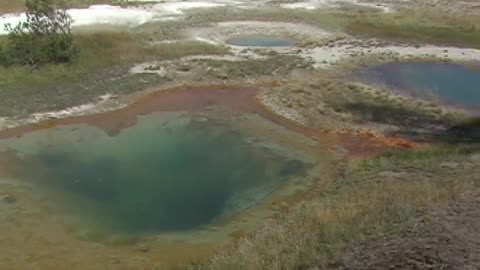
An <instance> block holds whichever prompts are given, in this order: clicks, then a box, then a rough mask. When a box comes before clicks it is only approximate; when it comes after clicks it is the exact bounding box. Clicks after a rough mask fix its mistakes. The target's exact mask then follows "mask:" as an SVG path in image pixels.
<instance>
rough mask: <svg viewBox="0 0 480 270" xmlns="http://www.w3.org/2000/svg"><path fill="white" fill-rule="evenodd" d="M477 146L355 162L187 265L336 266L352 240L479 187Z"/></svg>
mask: <svg viewBox="0 0 480 270" xmlns="http://www.w3.org/2000/svg"><path fill="white" fill-rule="evenodd" d="M478 151H479V148H478V146H477V147H475V148H474V147H473V146H469V147H466V148H465V147H447V148H441V149H435V150H428V151H413V152H402V153H392V154H387V155H383V156H380V157H377V158H373V159H371V160H368V161H365V162H363V163H361V164H359V165H356V166H353V167H350V168H348V169H347V170H346V171H345V172H343V173H340V176H342V175H343V177H339V178H335V179H331V180H330V181H329V182H328V184H327V185H325V186H324V187H323V192H321V193H319V194H317V196H316V197H314V198H310V199H308V200H306V201H305V202H303V203H301V204H300V205H298V206H297V207H296V208H294V209H292V211H291V212H290V214H288V215H287V216H285V217H283V218H281V219H278V220H276V221H275V222H272V223H270V224H267V225H265V227H264V228H263V229H261V230H259V231H258V232H256V233H254V234H253V235H251V236H249V237H247V238H246V239H244V240H241V241H240V242H239V243H238V246H236V247H232V248H231V249H228V250H226V251H223V252H221V253H219V254H218V255H217V256H215V257H214V258H212V259H211V260H209V261H208V262H202V263H199V264H197V265H192V266H190V267H189V269H202V270H214V269H215V270H217V269H218V270H220V269H250V270H253V269H311V268H312V267H319V268H320V269H331V268H334V265H335V263H336V262H337V261H338V259H339V258H340V257H341V255H342V253H343V251H344V250H345V249H346V248H347V247H348V246H350V245H351V244H352V243H355V242H357V241H362V240H365V239H368V238H370V237H373V236H376V235H379V234H384V233H391V232H394V231H396V230H397V229H398V228H399V227H400V226H401V225H402V224H405V223H408V222H409V221H411V220H413V218H415V217H416V216H418V215H419V214H421V213H422V212H423V210H425V209H428V208H429V207H432V206H434V205H438V204H439V203H445V202H447V201H450V200H455V199H457V198H458V197H459V196H461V194H462V193H463V192H465V191H467V190H472V189H478V188H479V185H480V183H479V180H478V177H475V175H476V174H478V173H479V171H480V164H478V163H477V164H476V165H475V166H471V164H472V163H470V161H469V160H470V159H469V157H468V155H469V154H470V153H471V152H477V153H478ZM467 165H468V166H467ZM322 181H326V180H325V179H323V180H322ZM324 184H325V183H324Z"/></svg>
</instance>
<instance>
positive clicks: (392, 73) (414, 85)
mask: <svg viewBox="0 0 480 270" xmlns="http://www.w3.org/2000/svg"><path fill="white" fill-rule="evenodd" d="M479 67H480V64H472V65H470V66H468V65H460V64H446V63H388V64H383V65H378V66H375V67H372V68H368V69H367V70H364V71H362V72H360V76H361V77H362V78H363V79H365V78H366V79H367V80H368V81H373V82H376V83H380V84H385V85H386V86H388V87H391V88H395V89H397V90H398V91H400V92H403V93H407V94H409V95H413V96H418V97H421V98H425V99H428V100H433V101H438V102H441V103H445V104H449V105H452V106H457V107H463V108H467V109H469V110H472V111H479V112H480V69H479Z"/></svg>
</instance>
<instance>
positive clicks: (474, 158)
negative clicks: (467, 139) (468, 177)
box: [470, 154, 480, 164]
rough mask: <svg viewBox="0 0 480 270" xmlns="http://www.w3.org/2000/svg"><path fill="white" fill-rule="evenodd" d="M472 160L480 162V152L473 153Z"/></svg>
mask: <svg viewBox="0 0 480 270" xmlns="http://www.w3.org/2000/svg"><path fill="white" fill-rule="evenodd" d="M470 160H471V161H472V162H473V163H476V164H480V154H473V155H471V156H470Z"/></svg>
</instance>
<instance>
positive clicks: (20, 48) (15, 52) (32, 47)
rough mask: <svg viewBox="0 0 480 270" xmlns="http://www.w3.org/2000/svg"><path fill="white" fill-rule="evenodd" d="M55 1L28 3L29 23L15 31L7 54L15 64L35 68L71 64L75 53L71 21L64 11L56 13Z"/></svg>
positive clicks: (9, 35)
mask: <svg viewBox="0 0 480 270" xmlns="http://www.w3.org/2000/svg"><path fill="white" fill-rule="evenodd" d="M53 1H54V0H26V1H25V5H26V7H27V12H26V16H27V20H26V21H25V22H20V23H19V24H18V25H17V26H15V27H12V26H11V25H10V24H6V25H5V29H6V30H7V31H8V32H9V34H8V44H7V48H6V54H7V55H8V58H9V59H11V61H12V62H13V63H14V64H21V65H30V66H32V67H36V66H39V65H42V64H46V63H60V62H68V61H70V60H71V58H72V56H73V54H74V52H75V50H74V46H73V36H72V33H71V24H72V18H71V17H70V15H68V13H67V12H66V10H65V9H63V8H60V9H56V8H55V5H54V3H53Z"/></svg>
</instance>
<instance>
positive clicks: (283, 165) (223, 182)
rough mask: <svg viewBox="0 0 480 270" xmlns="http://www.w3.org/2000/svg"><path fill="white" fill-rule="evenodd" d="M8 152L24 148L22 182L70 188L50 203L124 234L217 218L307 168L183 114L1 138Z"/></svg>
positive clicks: (274, 149) (274, 148) (280, 151)
mask: <svg viewBox="0 0 480 270" xmlns="http://www.w3.org/2000/svg"><path fill="white" fill-rule="evenodd" d="M1 151H10V152H14V153H15V155H16V156H17V158H18V161H17V162H18V163H20V164H21V165H20V166H21V167H22V168H24V169H23V170H19V172H18V175H17V176H18V178H19V179H21V181H25V182H29V183H34V184H35V185H37V186H39V187H42V188H47V189H49V190H54V191H55V192H59V193H62V194H64V196H62V198H61V199H60V198H51V202H50V203H52V204H62V205H63V206H64V207H62V208H64V209H65V210H64V211H67V212H68V214H69V215H71V216H81V217H84V218H85V219H87V220H89V221H88V222H89V223H92V224H94V226H95V227H97V229H98V230H102V231H108V232H122V233H152V232H169V231H175V232H178V231H189V230H196V229H199V228H202V227H205V226H208V225H209V224H212V223H214V222H215V221H216V220H219V219H222V218H223V219H224V218H226V217H228V216H232V215H234V214H236V213H239V212H241V211H242V210H245V209H249V208H251V207H254V206H255V205H256V204H258V203H259V202H261V201H262V200H264V199H265V198H266V197H268V196H269V194H271V193H272V192H273V191H274V190H275V189H276V188H277V187H278V186H280V185H282V184H284V183H285V182H286V181H288V179H290V178H291V177H294V176H296V175H301V174H304V173H305V171H306V168H307V162H306V161H304V160H301V158H299V157H298V156H295V155H290V153H289V150H285V149H284V148H282V147H281V146H278V145H276V144H271V145H268V144H265V143H263V144H261V143H258V142H256V140H255V139H254V138H252V137H249V136H248V135H246V134H245V132H243V131H241V130H239V129H237V128H234V127H233V126H232V125H230V124H228V122H218V121H213V120H211V119H208V118H205V117H198V116H192V115H188V114H185V113H180V112H170V113H166V112H163V113H155V114H151V115H148V116H142V117H140V118H139V119H138V121H137V123H136V124H135V125H134V126H132V127H130V128H127V129H124V130H122V131H121V132H120V133H119V134H118V135H116V136H109V135H107V134H106V133H105V132H104V131H103V130H101V129H99V128H96V127H92V126H88V125H83V124H81V125H78V124H77V125H65V126H59V127H52V128H49V129H46V130H41V131H36V132H31V133H27V134H25V135H22V136H20V137H16V138H10V139H4V140H0V152H1ZM65 198H66V199H65Z"/></svg>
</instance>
